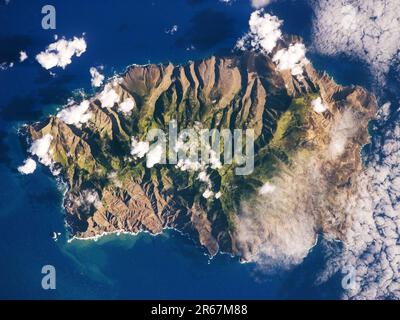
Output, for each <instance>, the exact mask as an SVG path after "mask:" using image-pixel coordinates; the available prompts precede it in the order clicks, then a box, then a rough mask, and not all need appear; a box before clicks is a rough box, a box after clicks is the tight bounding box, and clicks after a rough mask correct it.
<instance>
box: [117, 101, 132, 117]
mask: <svg viewBox="0 0 400 320" xmlns="http://www.w3.org/2000/svg"><path fill="white" fill-rule="evenodd" d="M135 106H136V103H135V100H133V98H127V99H125V100H124V101H123V102H121V103H120V104H119V105H118V110H119V111H121V112H123V113H125V114H130V113H131V111H132V110H133V108H134V107H135Z"/></svg>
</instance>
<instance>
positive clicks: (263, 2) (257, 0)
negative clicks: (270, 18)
mask: <svg viewBox="0 0 400 320" xmlns="http://www.w3.org/2000/svg"><path fill="white" fill-rule="evenodd" d="M273 1H274V0H251V5H252V7H253V8H256V9H260V8H262V7H265V6H267V5H269V4H270V3H272V2H273Z"/></svg>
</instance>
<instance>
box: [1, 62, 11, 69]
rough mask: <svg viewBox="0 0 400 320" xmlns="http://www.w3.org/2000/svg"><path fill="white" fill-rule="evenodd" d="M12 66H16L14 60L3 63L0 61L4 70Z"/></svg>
mask: <svg viewBox="0 0 400 320" xmlns="http://www.w3.org/2000/svg"><path fill="white" fill-rule="evenodd" d="M12 67H14V62H10V63H8V62H3V63H0V70H2V71H5V70H7V69H10V68H12Z"/></svg>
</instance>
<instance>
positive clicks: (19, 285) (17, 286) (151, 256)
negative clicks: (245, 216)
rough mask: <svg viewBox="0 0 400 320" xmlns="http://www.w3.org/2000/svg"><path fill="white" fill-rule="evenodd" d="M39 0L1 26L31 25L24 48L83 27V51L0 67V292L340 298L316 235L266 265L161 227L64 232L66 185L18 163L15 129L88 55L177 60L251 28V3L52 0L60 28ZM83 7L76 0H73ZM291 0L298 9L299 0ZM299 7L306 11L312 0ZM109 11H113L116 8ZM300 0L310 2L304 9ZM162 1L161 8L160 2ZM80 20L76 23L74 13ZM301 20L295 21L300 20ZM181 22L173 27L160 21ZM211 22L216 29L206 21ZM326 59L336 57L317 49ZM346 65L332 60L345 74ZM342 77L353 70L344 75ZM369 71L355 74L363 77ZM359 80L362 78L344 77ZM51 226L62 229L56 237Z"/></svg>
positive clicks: (83, 80)
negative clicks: (300, 251)
mask: <svg viewBox="0 0 400 320" xmlns="http://www.w3.org/2000/svg"><path fill="white" fill-rule="evenodd" d="M44 3H45V2H44V1H35V2H29V3H27V2H26V1H19V0H15V1H12V2H11V4H12V5H10V6H9V7H7V8H6V7H0V21H2V27H3V26H6V27H4V28H0V29H1V30H0V37H2V38H1V39H2V40H3V41H5V40H4V37H5V36H13V37H17V36H19V35H26V36H27V37H28V39H29V41H27V42H26V43H24V42H23V43H22V44H21V43H20V44H19V46H17V47H15V48H14V49H15V50H20V49H21V46H22V47H23V49H26V50H27V51H28V54H30V55H32V56H33V55H34V53H37V52H39V51H40V50H43V48H44V47H45V45H47V44H48V43H50V42H51V41H52V39H53V38H52V37H53V34H55V33H57V34H59V35H65V36H67V37H72V36H73V35H80V34H81V33H82V32H86V36H85V37H86V40H87V43H88V51H87V52H86V53H85V54H84V55H82V57H80V58H78V59H76V60H74V61H73V63H72V64H71V65H70V66H68V68H67V69H66V70H57V77H56V78H52V77H50V76H49V75H48V74H46V73H45V72H44V71H43V70H41V68H40V66H39V65H38V64H37V63H36V62H34V61H33V59H32V58H31V59H30V60H28V61H27V62H26V63H25V64H21V65H19V64H18V65H16V66H15V67H14V68H13V69H11V70H8V71H5V72H0V83H1V86H0V106H1V107H0V108H1V110H2V112H3V111H4V110H7V112H3V113H2V119H1V120H0V129H1V131H0V134H1V135H0V137H1V138H2V139H1V143H0V146H1V149H2V154H1V155H0V160H1V161H0V226H1V232H0V257H1V258H0V259H1V260H0V261H1V267H0V271H1V272H0V298H23V299H25V298H33V299H40V298H49V299H65V298H66V299H70V298H73V299H76V298H89V299H93V298H99V299H104V298H122V299H128V298H138V299H145V298H160V299H167V298H169V299H173V298H175V299H178V298H181V299H190V298H207V299H213V298H220V299H229V298H232V299H233V298H235V299H239V298H242V299H246V298H254V299H264V298H275V299H283V298H338V297H339V296H340V292H341V289H340V275H337V276H335V277H333V278H332V279H331V280H330V281H329V282H327V283H325V284H323V285H320V286H317V285H315V279H316V277H317V275H318V272H320V271H321V270H322V269H323V267H324V259H323V250H322V246H321V245H320V244H319V245H317V246H316V247H315V248H314V249H313V250H312V252H311V253H310V255H309V256H308V257H307V259H306V260H305V261H304V263H303V264H301V265H300V266H298V267H296V268H294V269H293V270H290V271H279V270H276V272H275V273H274V274H269V275H266V274H263V273H261V272H260V271H259V270H257V268H255V266H254V265H252V264H240V263H239V262H238V261H237V259H234V258H230V257H228V256H226V255H218V256H217V257H215V258H214V259H213V260H212V261H209V259H208V257H207V256H205V255H204V252H203V250H202V249H201V248H196V247H195V246H194V244H193V243H192V242H191V241H190V240H188V239H187V238H185V237H184V236H182V235H180V234H178V233H176V232H174V231H166V232H165V233H164V234H163V235H160V236H157V237H153V236H150V235H147V234H140V235H138V236H129V235H120V236H116V235H112V236H107V237H104V238H102V239H101V240H99V241H97V242H94V241H73V242H72V243H67V241H66V231H65V226H64V221H63V210H62V207H61V205H62V187H61V186H60V185H58V184H57V182H56V181H55V180H54V178H53V177H52V176H50V175H49V173H48V172H47V170H46V169H45V168H43V167H39V168H38V169H37V171H36V172H35V174H33V175H30V176H21V175H20V174H18V172H17V171H16V167H17V166H18V165H20V164H21V163H22V161H23V159H24V158H25V151H24V150H23V147H22V145H21V143H20V138H19V137H18V134H17V129H18V127H19V126H21V125H22V124H23V123H26V122H28V121H35V120H38V119H40V118H41V117H43V116H44V115H46V114H48V113H50V112H51V111H53V110H54V108H55V107H56V106H57V105H60V104H62V103H64V102H65V100H66V98H67V97H68V96H70V95H71V90H73V89H76V88H84V89H85V90H86V91H88V92H90V90H91V89H90V87H89V86H90V83H89V73H88V70H89V68H90V67H91V66H96V65H99V64H103V65H104V66H105V73H106V75H107V76H111V75H112V74H113V73H114V72H115V71H118V72H119V71H122V70H124V67H125V66H127V65H129V64H131V63H147V62H149V61H150V62H160V61H175V62H182V61H186V60H188V59H195V58H199V57H204V56H207V55H209V54H211V53H214V52H218V51H220V50H224V49H225V48H232V47H233V45H234V43H235V40H236V39H237V38H239V37H240V36H241V35H242V34H243V33H244V32H245V31H246V30H247V21H248V17H249V14H250V12H251V8H250V6H249V4H248V1H247V0H246V1H245V0H242V1H241V0H237V1H235V2H233V4H232V5H229V6H227V5H226V4H223V3H221V2H219V1H211V0H204V1H183V0H179V1H174V5H173V6H172V5H171V3H172V2H170V1H168V2H167V1H160V0H159V1H152V2H149V1H132V2H128V1H120V2H117V3H115V2H113V1H108V0H105V1H99V5H98V6H93V4H92V3H93V2H92V1H68V2H65V1H64V2H63V1H53V3H54V4H55V6H56V8H57V12H58V17H59V20H58V27H57V30H56V32H52V31H44V30H42V29H40V19H41V15H40V8H41V6H42V5H43V4H44ZM291 3H292V2H291ZM77 8H78V9H77ZM272 9H273V10H274V11H275V12H276V13H277V14H279V13H281V14H282V15H284V14H286V17H283V18H286V19H288V21H289V22H290V23H288V24H287V31H289V32H294V31H296V30H297V31H299V32H303V33H304V34H306V33H307V32H308V30H307V23H304V24H302V22H301V19H303V22H306V19H308V16H307V15H306V14H304V15H303V16H299V15H297V16H296V17H297V19H299V20H298V21H297V20H295V19H294V18H295V15H293V14H289V13H288V11H287V10H286V11H285V10H284V9H282V7H279V5H278V4H276V5H275V6H274V7H273V8H272ZM292 9H293V10H298V9H299V8H297V9H296V7H294V8H292ZM302 10H304V12H307V10H308V8H307V7H304V8H303V9H302ZM110 12H112V13H113V15H112V17H111V16H110V14H109V13H110ZM301 12H303V11H301ZM160 13H162V14H160ZM72 22H73V23H72ZM299 23H300V24H301V25H304V26H305V27H304V28H303V29H299V28H298V25H299ZM174 24H178V25H179V29H178V32H177V34H176V35H174V36H170V35H167V34H165V32H164V31H165V29H166V28H169V27H171V26H172V25H174ZM210 26H211V29H210ZM193 43H194V44H195V45H196V47H197V49H196V50H194V51H188V50H186V48H187V46H188V45H190V44H193ZM318 62H319V66H321V67H327V66H328V67H329V66H331V67H332V68H331V69H332V70H334V68H333V66H334V65H335V62H331V64H329V61H328V62H327V61H326V60H324V59H323V58H320V60H318ZM347 73H348V69H346V70H342V71H341V70H340V69H339V70H337V74H336V76H337V78H338V79H343V81H346V79H347V78H348V77H347V76H346V75H347ZM346 77H347V78H346ZM363 79H364V78H362V79H361V78H360V79H359V80H360V81H362V80H363ZM348 80H349V81H350V80H353V81H358V80H357V78H354V77H353V78H351V79H348ZM53 232H61V234H62V235H61V237H60V239H59V240H58V241H57V242H55V241H53V240H52V238H51V234H52V233H53ZM46 264H51V265H54V266H55V267H56V272H57V289H56V290H50V291H46V290H43V289H42V288H41V279H42V274H41V268H42V266H43V265H46Z"/></svg>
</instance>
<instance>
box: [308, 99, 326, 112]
mask: <svg viewBox="0 0 400 320" xmlns="http://www.w3.org/2000/svg"><path fill="white" fill-rule="evenodd" d="M311 107H312V108H313V110H314V111H315V112H317V113H323V112H325V111H326V110H328V107H327V105H326V104H325V103H324V102H323V101H322V98H321V97H318V98H317V99H314V100H313V101H311Z"/></svg>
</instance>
